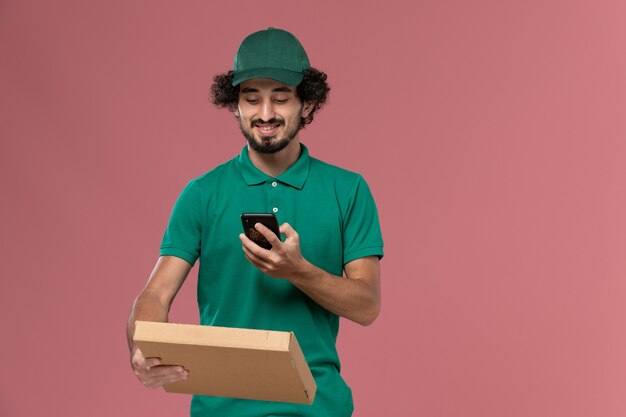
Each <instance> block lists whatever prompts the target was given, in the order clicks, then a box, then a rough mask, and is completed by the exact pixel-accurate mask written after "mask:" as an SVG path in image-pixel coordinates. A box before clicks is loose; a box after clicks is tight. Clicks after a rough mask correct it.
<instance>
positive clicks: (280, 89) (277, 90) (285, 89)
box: [241, 86, 292, 93]
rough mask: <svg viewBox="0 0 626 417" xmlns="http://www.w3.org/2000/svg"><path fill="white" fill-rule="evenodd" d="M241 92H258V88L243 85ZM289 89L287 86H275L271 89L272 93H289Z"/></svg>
mask: <svg viewBox="0 0 626 417" xmlns="http://www.w3.org/2000/svg"><path fill="white" fill-rule="evenodd" d="M241 92H242V93H258V92H259V90H258V89H256V88H254V87H244V88H242V89H241ZM291 92H292V91H291V89H290V88H289V87H287V86H282V87H276V88H274V89H272V93H291Z"/></svg>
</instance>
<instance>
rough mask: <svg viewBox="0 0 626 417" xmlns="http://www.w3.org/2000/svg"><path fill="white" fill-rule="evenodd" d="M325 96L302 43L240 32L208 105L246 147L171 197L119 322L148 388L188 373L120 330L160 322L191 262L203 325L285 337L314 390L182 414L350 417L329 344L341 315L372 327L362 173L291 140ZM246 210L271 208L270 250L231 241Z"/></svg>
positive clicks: (375, 300) (376, 301)
mask: <svg viewBox="0 0 626 417" xmlns="http://www.w3.org/2000/svg"><path fill="white" fill-rule="evenodd" d="M328 91H329V88H328V85H327V84H326V75H325V74H324V73H322V72H320V71H317V70H316V69H314V68H311V67H310V65H309V60H308V58H307V55H306V52H305V51H304V49H303V48H302V45H301V44H300V42H299V41H298V40H297V39H296V38H295V37H294V36H293V35H292V34H290V33H289V32H286V31H283V30H279V29H273V28H269V29H267V30H263V31H260V32H256V33H253V34H251V35H250V36H248V37H247V38H246V39H245V40H244V41H243V43H242V44H241V46H240V47H239V50H238V52H237V55H236V57H235V64H234V69H233V71H229V72H228V73H226V74H222V75H218V76H216V77H215V78H214V84H213V86H212V101H213V102H214V103H215V104H216V105H217V106H218V107H226V108H228V109H229V110H231V111H233V112H234V113H235V116H236V118H237V119H238V120H239V123H240V127H241V131H242V133H243V135H244V137H245V138H246V140H247V145H246V146H245V147H244V148H243V149H242V151H241V153H240V154H239V155H238V156H237V157H235V158H234V159H232V160H230V161H228V162H226V163H224V164H222V165H220V166H218V167H216V168H214V169H213V170H211V171H209V172H207V173H206V174H204V175H202V176H201V177H199V178H196V179H194V180H192V181H191V182H189V184H188V185H187V186H186V187H185V189H184V190H183V191H182V193H181V194H180V196H179V198H178V200H177V202H176V204H175V206H174V209H173V211H172V215H171V218H170V221H169V223H168V226H167V229H166V231H165V235H164V237H163V241H162V244H161V252H160V255H161V256H160V257H159V259H158V261H157V263H156V266H155V268H154V270H153V272H152V274H151V276H150V279H149V281H148V284H147V285H146V287H145V289H144V290H143V291H141V293H140V294H139V295H138V297H137V299H136V300H135V303H134V305H133V308H132V311H131V315H130V318H129V321H128V337H129V345H130V350H131V362H132V366H133V368H134V371H135V374H136V375H137V377H138V378H139V380H140V381H141V382H142V383H143V384H144V385H146V386H148V387H159V386H162V385H164V384H167V383H170V382H173V381H176V380H178V379H181V378H186V377H187V376H188V371H187V370H185V369H183V368H182V367H178V366H165V365H160V364H159V360H158V359H157V358H144V356H143V355H142V353H141V351H140V350H139V349H137V348H136V347H135V346H133V343H132V334H133V330H134V323H135V320H148V321H167V317H168V311H169V308H170V305H171V303H172V300H173V299H174V297H175V296H176V293H177V292H178V290H179V288H180V286H181V285H182V283H183V281H184V280H185V278H186V276H187V274H188V273H189V270H190V269H191V267H192V266H193V264H194V263H195V261H196V260H198V259H199V261H200V270H199V273H198V304H199V309H200V322H201V324H203V325H215V326H226V327H242V328H254V329H267V330H281V331H293V332H294V333H295V334H296V337H297V338H298V341H299V343H300V345H301V348H302V351H303V353H304V355H305V357H306V360H307V362H308V364H309V367H310V368H311V372H312V374H313V376H314V378H315V381H316V383H317V394H316V397H315V401H314V403H313V405H296V404H288V403H277V402H265V401H252V400H237V399H230V398H219V397H206V396H194V397H193V399H192V404H191V415H192V416H210V415H211V416H212V415H219V416H239V417H244V416H250V417H253V416H254V417H257V416H279V415H280V416H316V417H321V416H338V417H344V416H350V415H351V414H352V410H353V405H352V395H351V391H350V388H349V387H348V386H347V385H346V384H345V382H344V381H343V379H342V378H341V376H340V374H339V370H340V364H339V359H338V357H337V351H336V348H335V341H336V337H337V332H338V329H339V316H342V317H346V318H348V319H350V320H353V321H355V322H357V323H360V324H362V325H368V324H370V323H372V322H373V321H374V320H375V319H376V317H377V315H378V312H379V309H380V277H379V264H378V262H379V259H380V258H382V256H383V242H382V237H381V233H380V227H379V223H378V214H377V211H376V207H375V204H374V200H373V198H372V196H371V193H370V191H369V188H368V187H367V184H366V183H365V181H364V180H363V178H362V177H361V176H360V175H358V174H355V173H352V172H349V171H346V170H343V169H341V168H337V167H334V166H332V165H329V164H326V163H324V162H321V161H319V160H317V159H315V158H312V157H310V156H309V152H308V149H307V148H306V147H305V146H304V145H302V144H301V143H300V140H299V137H298V133H299V131H300V129H301V128H303V127H304V126H305V124H308V123H310V122H311V121H312V120H313V115H314V113H315V111H316V110H318V109H319V108H320V107H321V106H322V105H323V104H324V102H325V101H326V96H327V93H328ZM244 212H254V213H265V212H267V213H274V214H275V215H276V217H277V218H278V220H279V224H281V223H282V225H281V226H280V232H281V234H284V236H285V239H284V241H281V239H279V238H278V237H276V236H275V235H274V234H273V233H272V232H271V231H269V230H268V229H267V228H266V227H264V226H263V225H261V224H257V225H256V228H257V231H258V232H259V233H261V234H262V235H263V236H265V238H266V239H267V240H268V241H269V242H270V243H271V245H272V248H271V249H269V250H268V249H264V248H262V247H260V246H258V245H257V244H256V243H254V242H252V241H251V240H250V239H248V238H247V237H246V236H245V235H244V234H242V233H241V220H240V215H241V213H244ZM344 272H345V276H343V274H344Z"/></svg>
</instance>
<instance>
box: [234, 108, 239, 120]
mask: <svg viewBox="0 0 626 417" xmlns="http://www.w3.org/2000/svg"><path fill="white" fill-rule="evenodd" d="M235 117H236V118H237V119H239V108H236V109H235Z"/></svg>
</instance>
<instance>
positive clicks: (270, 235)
mask: <svg viewBox="0 0 626 417" xmlns="http://www.w3.org/2000/svg"><path fill="white" fill-rule="evenodd" d="M254 228H255V229H256V230H258V231H259V232H261V234H262V235H263V236H265V239H267V241H268V242H270V243H271V244H272V247H276V246H278V245H280V244H281V243H282V242H281V241H280V239H279V238H278V236H276V234H275V233H274V232H272V231H271V230H270V229H269V228H268V227H267V226H265V225H264V224H263V223H257V224H255V225H254Z"/></svg>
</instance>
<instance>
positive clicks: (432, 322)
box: [0, 0, 626, 417]
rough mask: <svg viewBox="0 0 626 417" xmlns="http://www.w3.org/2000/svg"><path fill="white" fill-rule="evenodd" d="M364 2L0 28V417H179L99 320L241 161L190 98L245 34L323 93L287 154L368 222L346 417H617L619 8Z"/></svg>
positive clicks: (184, 298) (617, 4) (102, 10)
mask: <svg viewBox="0 0 626 417" xmlns="http://www.w3.org/2000/svg"><path fill="white" fill-rule="evenodd" d="M375 3H376V4H370V3H368V2H338V1H332V2H331V1H316V2H308V3H306V4H305V3H300V2H293V1H284V2H279V1H266V2H262V3H259V2H245V1H243V2H219V3H218V2H215V4H214V2H209V1H203V2H201V1H182V2H173V1H125V0H124V1H121V0H116V1H101V2H87V1H83V2H80V1H68V0H65V1H55V2H47V1H39V2H35V1H17V0H4V1H3V2H2V3H1V4H0V72H1V74H0V75H1V77H0V137H1V152H0V170H1V172H0V182H1V187H2V196H3V197H2V205H1V207H2V216H0V222H1V225H0V226H1V229H0V230H1V232H0V239H1V243H2V247H1V249H2V250H1V252H0V253H1V256H2V265H3V270H2V277H1V279H0V316H1V317H2V323H3V324H2V327H3V328H2V333H1V334H2V342H1V343H0V361H1V362H0V370H1V372H2V378H0V415H1V416H7V417H9V416H10V417H14V416H15V417H17V416H37V415H47V416H61V415H63V416H91V417H100V416H135V415H144V416H147V415H150V416H172V415H185V414H186V413H187V407H188V397H187V396H184V395H177V394H166V393H164V392H163V391H161V390H155V391H152V390H147V389H144V388H143V387H142V386H141V385H140V384H139V383H138V382H137V381H136V380H135V377H134V375H133V374H132V373H131V371H130V368H129V365H128V353H127V348H126V342H125V336H124V331H125V321H126V318H127V315H128V311H129V308H130V305H131V302H132V301H133V299H134V297H135V295H136V294H137V293H138V291H139V290H140V289H141V288H142V287H143V285H144V283H145V281H146V279H147V277H148V275H149V273H150V271H151V269H152V266H153V265H154V262H155V261H156V258H157V256H158V246H159V243H160V239H161V236H162V233H163V230H164V227H165V223H166V221H167V218H168V216H169V212H170V210H171V207H172V204H173V203H174V200H175V198H176V196H177V195H178V193H179V191H180V190H181V189H182V187H183V186H184V185H185V183H186V182H187V181H188V180H189V179H190V178H192V177H195V176H198V175H200V174H202V173H203V172H205V171H206V170H208V169H210V168H212V167H213V166H215V165H216V164H218V163H221V162H223V161H225V160H226V159H229V158H231V157H232V156H233V155H235V154H236V153H237V152H238V151H239V149H240V147H241V146H242V145H243V143H244V142H243V139H242V138H241V135H240V133H239V131H238V128H237V125H236V123H235V120H234V119H233V117H232V115H231V114H229V113H228V112H226V111H219V110H217V109H214V108H213V107H212V106H211V105H210V104H209V103H208V100H207V96H208V94H207V92H208V89H209V86H210V83H211V77H212V76H213V75H214V74H216V73H218V72H223V71H226V70H228V69H229V68H230V66H231V64H232V59H233V56H234V52H235V50H236V48H237V46H238V44H239V42H240V41H241V40H242V39H243V37H244V36H245V35H246V34H248V33H250V32H252V31H256V30H259V29H263V28H265V27H267V26H270V25H272V26H276V27H280V28H284V29H287V30H291V31H293V32H294V33H295V34H296V35H297V36H298V37H299V38H300V40H301V41H302V43H303V44H304V45H305V47H306V48H307V50H308V52H309V56H310V58H311V61H312V62H313V64H314V65H315V66H317V67H318V68H320V69H322V70H324V71H326V72H327V73H328V74H329V80H330V83H331V86H332V88H333V90H332V93H331V99H330V102H329V103H328V106H327V108H326V109H324V110H322V112H321V113H320V114H319V116H318V117H317V120H316V121H315V122H314V123H313V125H311V126H310V127H309V128H307V129H306V130H305V131H304V132H303V134H302V140H303V142H305V143H306V144H307V145H308V146H309V147H310V149H311V153H312V154H313V155H315V156H316V157H318V158H320V159H323V160H326V161H328V162H330V163H333V164H337V165H340V166H343V167H346V168H349V169H352V170H355V171H358V172H361V173H362V174H363V175H364V176H365V178H366V179H367V180H368V182H369V184H370V186H371V188H372V191H373V193H374V196H375V197H376V199H377V202H378V206H379V211H380V216H381V221H382V226H383V232H384V237H385V241H386V254H387V255H386V257H385V259H384V260H383V263H382V265H383V266H382V268H383V311H382V314H381V316H380V318H379V319H378V321H377V322H376V323H374V324H373V325H372V326H371V327H367V328H363V327H359V326H358V325H355V324H352V323H349V322H347V321H343V324H342V329H341V333H340V339H339V348H340V354H341V356H342V359H343V365H344V375H345V378H346V379H347V381H348V383H349V384H350V385H351V386H352V388H353V391H354V397H355V402H356V412H355V416H360V417H374V416H445V417H448V416H467V417H474V416H475V417H492V416H493V417H496V416H497V417H500V416H507V417H515V416H520V417H521V416H523V417H527V416H567V417H578V416H580V417H583V416H584V417H588V416H594V417H598V416H600V417H610V416H616V417H617V416H624V415H626V395H624V392H626V359H625V353H624V352H626V333H625V326H624V324H625V323H624V317H625V316H626V298H625V297H626V279H625V278H626V256H625V255H626V117H625V114H624V111H625V108H626V77H625V76H624V74H626V53H625V51H626V3H625V2H623V1H622V0H615V1H608V0H603V1H599V0H586V1H585V0H583V1H577V2H571V1H565V0H563V1H559V0H542V1H516V2H513V1H501V0H492V1H484V0H483V1H472V2H468V1H462V0H456V1H441V0H436V1H435V0H433V1H413V2H411V1H406V2H401V1H384V2H375ZM235 238H236V237H235ZM194 287H195V271H194V274H193V276H190V278H189V279H188V282H187V284H186V285H185V286H184V288H183V290H182V291H181V293H180V295H179V297H178V298H177V300H176V302H175V304H174V306H173V311H172V314H171V320H172V321H179V322H192V323H193V322H197V313H196V307H195V298H194V289H195V288H194Z"/></svg>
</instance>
